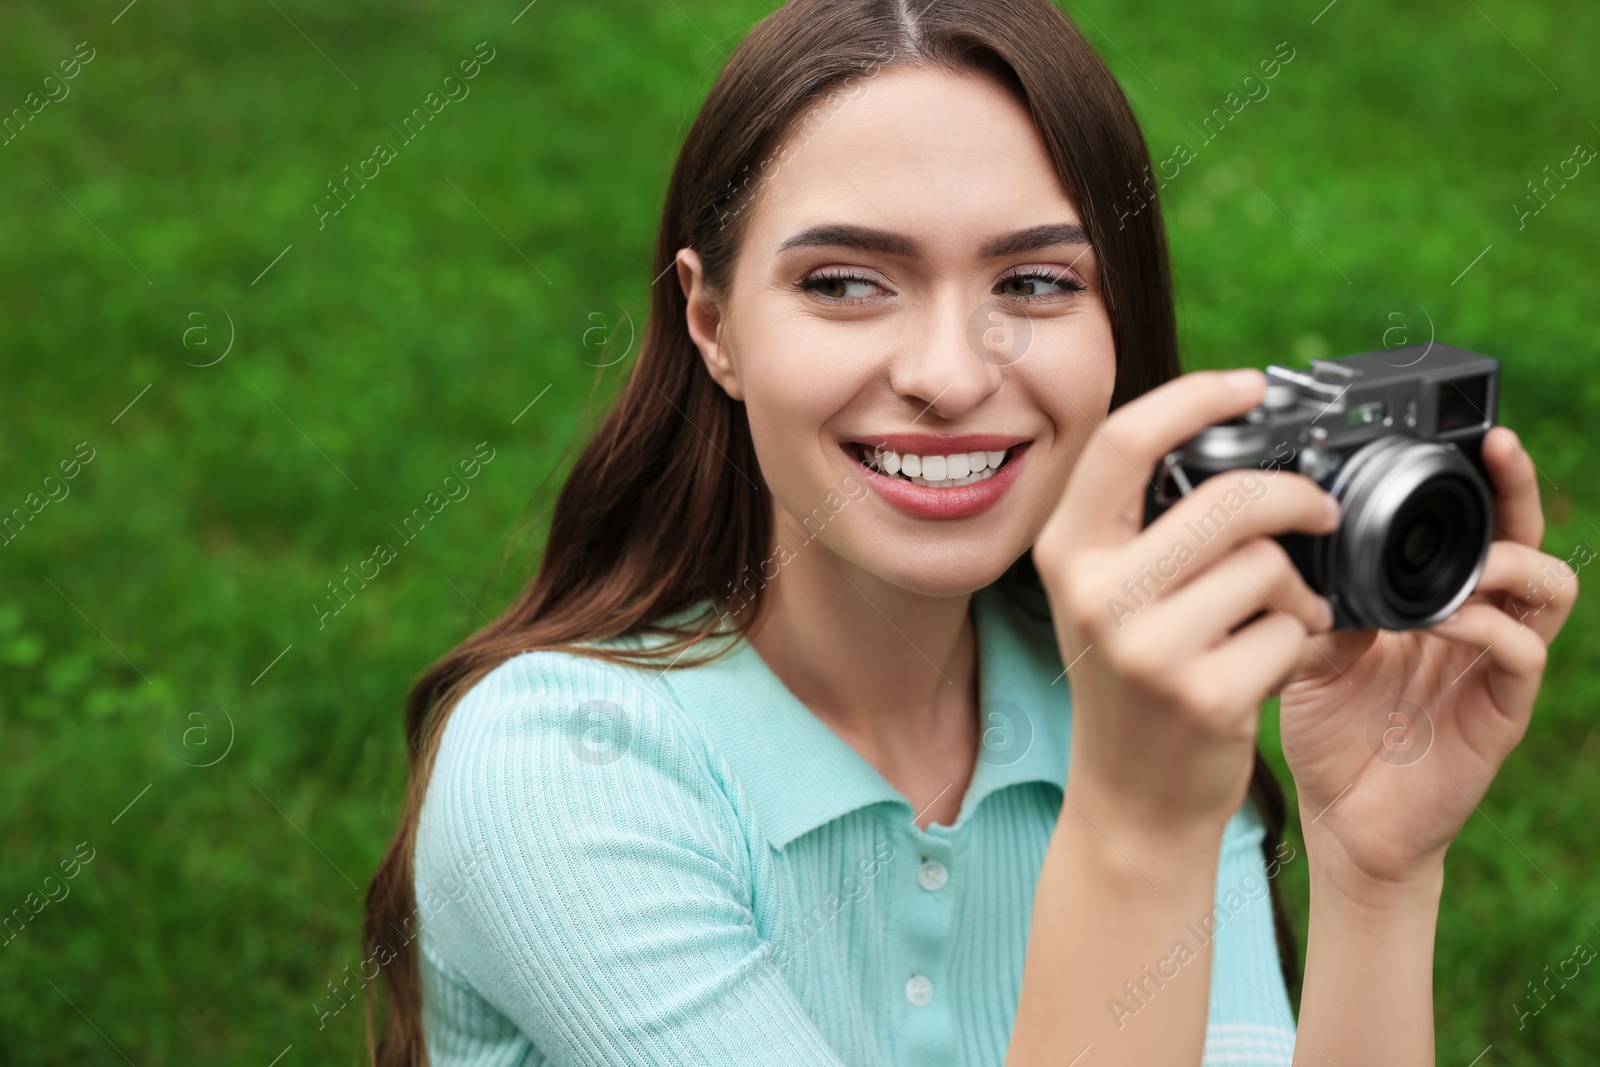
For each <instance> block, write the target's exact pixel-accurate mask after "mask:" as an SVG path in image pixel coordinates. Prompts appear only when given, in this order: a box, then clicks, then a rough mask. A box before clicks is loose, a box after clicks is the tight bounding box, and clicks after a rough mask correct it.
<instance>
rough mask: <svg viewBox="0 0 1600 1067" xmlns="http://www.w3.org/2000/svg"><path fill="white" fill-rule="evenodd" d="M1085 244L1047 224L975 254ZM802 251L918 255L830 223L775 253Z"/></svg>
mask: <svg viewBox="0 0 1600 1067" xmlns="http://www.w3.org/2000/svg"><path fill="white" fill-rule="evenodd" d="M1087 244H1089V236H1088V234H1086V233H1085V232H1084V230H1083V227H1082V226H1079V225H1078V224H1077V223H1072V222H1057V223H1047V224H1045V225H1042V226H1031V227H1029V228H1028V229H1026V230H1017V231H1016V232H1014V233H1007V234H1002V235H1000V236H999V237H995V238H991V239H990V240H989V241H988V242H986V243H985V244H984V246H983V247H982V248H980V249H979V250H978V255H979V256H980V257H981V258H983V259H993V258H995V257H998V256H1014V255H1017V254H1018V253H1020V252H1032V251H1033V250H1035V249H1038V248H1049V247H1051V246H1053V245H1087ZM803 247H825V248H853V249H855V250H856V251H859V252H882V253H884V254H886V255H892V256H917V255H921V250H920V249H918V248H917V246H916V243H915V242H914V241H912V240H911V239H910V238H909V237H906V236H905V235H903V234H898V233H894V232H892V231H890V230H875V229H872V228H871V227H867V226H851V225H846V224H843V223H830V224H827V225H823V226H813V227H811V228H810V229H807V230H801V231H800V232H799V233H797V234H795V235H794V236H793V237H790V238H788V239H787V240H785V241H784V242H783V243H782V244H781V245H779V246H778V251H779V252H784V251H787V250H788V249H791V248H803Z"/></svg>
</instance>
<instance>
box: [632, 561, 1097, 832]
mask: <svg viewBox="0 0 1600 1067" xmlns="http://www.w3.org/2000/svg"><path fill="white" fill-rule="evenodd" d="M971 610H972V613H973V625H974V627H975V629H976V633H977V642H978V690H979V701H980V707H979V712H980V720H979V722H980V730H981V734H980V748H979V755H978V762H977V765H976V767H975V768H974V771H973V777H972V781H971V783H970V785H969V786H968V787H967V794H966V797H965V798H964V799H963V800H962V805H961V813H960V815H959V816H958V817H957V819H956V823H955V825H954V826H953V827H948V828H938V829H936V830H935V831H934V832H940V833H943V832H954V831H956V830H959V829H961V828H962V827H963V826H964V825H965V824H966V823H967V822H968V821H969V819H970V818H971V817H972V815H973V813H974V812H975V811H976V810H977V808H978V805H979V804H981V803H982V802H983V800H984V799H985V798H986V797H988V796H989V795H991V794H993V793H995V792H997V791H999V790H1001V789H1006V788H1009V787H1011V786H1016V785H1022V784H1024V783H1028V782H1043V783H1046V784H1048V785H1050V786H1052V787H1054V788H1055V789H1056V790H1057V791H1062V790H1064V789H1065V786H1066V775H1067V744H1068V740H1069V735H1070V732H1071V714H1070V710H1069V702H1068V691H1067V685H1066V681H1065V679H1061V678H1059V675H1061V674H1062V673H1064V672H1062V670H1061V657H1060V655H1059V653H1058V652H1057V650H1056V644H1055V637H1054V634H1053V632H1052V630H1051V628H1050V625H1049V623H1048V622H1043V623H1041V622H1036V621H1034V620H1032V619H1029V618H1026V617H1024V616H1023V615H1021V614H1019V612H1018V609H1017V607H1016V606H1015V605H1014V604H1012V603H1011V601H1010V600H1009V599H1008V596H1007V594H1006V593H1004V592H1003V591H1001V590H1000V589H998V588H996V587H994V586H990V587H987V588H984V589H980V590H979V591H978V592H976V593H974V594H973V597H972V609H971ZM658 684H659V685H660V686H662V687H663V688H666V689H668V690H670V692H671V693H672V695H673V697H674V698H675V702H676V703H677V704H679V706H681V707H682V708H683V709H684V711H685V712H686V713H687V714H688V715H689V716H690V718H692V719H694V720H695V721H696V722H697V723H699V725H700V726H701V728H702V729H704V731H705V732H706V734H707V736H708V737H709V739H710V741H711V744H712V746H713V747H714V748H715V749H716V750H717V751H718V752H719V753H720V754H721V755H722V756H723V758H724V759H726V760H727V762H728V764H729V766H730V767H731V768H732V770H733V773H734V775H735V776H736V777H737V778H738V780H739V783H740V786H741V787H742V788H743V790H744V792H745V795H746V796H748V797H749V798H750V801H751V803H752V805H753V806H754V808H755V811H756V815H757V818H758V819H759V821H760V823H761V825H762V827H763V828H764V829H765V831H766V834H767V837H768V839H769V840H770V841H771V843H772V845H773V846H774V847H775V848H778V849H783V848H785V847H786V846H788V844H789V843H790V842H792V841H794V840H795V839H797V838H799V837H801V836H802V835H804V834H806V833H809V832H810V831H812V830H815V829H817V828H818V827H820V826H823V825H825V824H827V823H829V822H832V821H833V820H835V819H838V818H840V817H842V816H844V815H847V814H849V813H851V812H853V811H856V810H858V809H860V808H863V807H867V806H870V805H875V804H894V805H899V806H900V807H902V808H904V809H905V812H906V817H907V818H908V819H909V818H910V816H911V815H912V814H913V812H912V808H911V803H910V801H908V800H907V799H906V798H905V797H904V796H902V795H901V794H900V792H899V791H898V790H897V789H895V787H894V786H893V785H891V784H890V783H889V781H888V780H887V779H886V778H884V777H883V775H882V774H880V773H879V772H878V770H877V768H875V767H873V766H872V764H870V763H868V762H867V761H866V759H864V758H863V757H862V756H861V755H860V754H859V753H858V752H856V750H855V749H853V748H851V747H850V745H849V744H848V743H847V742H846V741H845V740H844V739H843V738H841V737H840V736H839V735H838V734H836V733H834V732H833V730H832V729H830V728H829V727H828V726H827V724H825V723H824V722H823V721H822V720H821V719H819V718H817V717H816V715H814V714H812V712H811V711H810V709H808V708H807V707H806V706H805V705H804V704H802V703H801V702H800V700H799V698H798V697H796V696H795V695H794V694H793V693H792V692H790V690H789V689H788V687H787V686H785V685H784V684H783V682H782V680H780V679H779V678H778V676H777V675H776V674H774V673H773V671H772V669H771V668H770V667H768V666H767V663H766V661H765V660H763V659H762V658H761V656H760V654H759V653H758V652H756V650H755V648H754V646H752V645H751V644H750V642H749V641H748V640H745V639H744V638H742V637H741V638H740V639H739V640H738V641H737V642H735V643H734V645H733V647H732V649H731V650H730V651H728V652H727V653H726V654H725V655H723V656H721V657H719V658H718V659H716V660H713V661H712V662H710V663H705V664H700V665H697V666H692V667H682V668H674V669H672V670H668V671H666V672H664V674H663V675H662V677H661V680H660V682H659V683H658ZM896 817H897V818H898V817H899V816H896Z"/></svg>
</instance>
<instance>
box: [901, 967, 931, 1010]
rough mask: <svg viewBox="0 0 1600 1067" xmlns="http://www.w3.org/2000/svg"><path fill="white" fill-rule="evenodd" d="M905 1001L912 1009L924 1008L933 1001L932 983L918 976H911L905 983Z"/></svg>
mask: <svg viewBox="0 0 1600 1067" xmlns="http://www.w3.org/2000/svg"><path fill="white" fill-rule="evenodd" d="M906 999H907V1000H909V1001H910V1002H911V1004H912V1006H913V1007H917V1008H921V1007H925V1006H926V1005H927V1003H928V1001H930V1000H932V999H933V983H932V982H930V981H928V979H926V978H924V977H923V976H922V975H920V974H914V975H912V976H911V980H910V981H909V982H907V983H906Z"/></svg>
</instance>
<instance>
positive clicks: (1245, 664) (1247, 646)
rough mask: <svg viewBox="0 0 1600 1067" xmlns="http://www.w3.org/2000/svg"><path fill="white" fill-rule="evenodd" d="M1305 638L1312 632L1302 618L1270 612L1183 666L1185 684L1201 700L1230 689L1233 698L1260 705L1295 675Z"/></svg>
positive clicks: (1221, 694)
mask: <svg viewBox="0 0 1600 1067" xmlns="http://www.w3.org/2000/svg"><path fill="white" fill-rule="evenodd" d="M1305 642H1306V632H1305V630H1303V629H1301V627H1300V623H1299V622H1298V621H1297V620H1295V619H1293V618H1291V617H1289V616H1287V615H1283V614H1280V613H1278V612H1270V613H1269V614H1266V615H1263V616H1261V618H1259V619H1257V620H1256V621H1255V622H1252V623H1249V624H1248V625H1246V626H1244V627H1243V628H1241V629H1240V630H1239V632H1238V633H1236V634H1234V635H1233V636H1232V637H1230V638H1228V639H1227V640H1226V641H1224V642H1223V643H1222V644H1220V645H1218V646H1217V647H1216V648H1215V649H1214V650H1212V651H1210V652H1206V653H1204V654H1202V655H1200V656H1198V657H1196V658H1195V659H1194V660H1191V661H1190V664H1189V666H1188V668H1187V669H1186V670H1184V671H1182V672H1181V673H1182V674H1183V675H1185V679H1184V685H1185V689H1186V690H1187V691H1188V692H1189V693H1190V694H1191V699H1193V700H1198V701H1199V702H1200V704H1201V706H1205V705H1206V704H1207V703H1208V702H1209V699H1210V697H1209V695H1210V694H1212V693H1217V694H1219V695H1218V696H1217V698H1216V699H1217V700H1219V701H1220V700H1222V699H1224V697H1223V694H1226V695H1227V697H1228V698H1229V699H1231V700H1233V701H1239V700H1248V702H1249V703H1251V704H1257V705H1259V704H1260V703H1261V702H1262V701H1263V700H1265V699H1267V697H1269V696H1271V695H1272V694H1273V693H1276V692H1278V691H1279V690H1280V689H1282V688H1283V687H1284V685H1285V684H1286V683H1287V682H1288V681H1289V679H1290V677H1292V676H1293V675H1294V672H1295V669H1296V667H1297V666H1298V664H1299V661H1300V655H1301V652H1302V651H1303V650H1304V648H1305Z"/></svg>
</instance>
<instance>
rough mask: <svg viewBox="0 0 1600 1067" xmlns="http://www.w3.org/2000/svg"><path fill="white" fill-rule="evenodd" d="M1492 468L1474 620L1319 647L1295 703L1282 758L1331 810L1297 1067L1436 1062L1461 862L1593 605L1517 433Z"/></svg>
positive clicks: (1491, 445) (1319, 826) (1498, 438)
mask: <svg viewBox="0 0 1600 1067" xmlns="http://www.w3.org/2000/svg"><path fill="white" fill-rule="evenodd" d="M1483 458H1484V462H1485V465H1486V466H1487V467H1488V469H1489V473H1490V476H1491V478H1492V480H1493V482H1494V486H1495V491H1496V496H1497V503H1498V507H1497V508H1496V524H1497V525H1496V533H1495V537H1496V540H1495V542H1494V544H1493V545H1492V546H1491V547H1490V550H1489V558H1488V560H1487V562H1486V563H1485V565H1484V570H1483V574H1482V576H1481V577H1480V578H1479V580H1478V585H1477V588H1476V589H1475V591H1474V592H1473V594H1472V596H1471V597H1469V598H1468V599H1467V602H1466V603H1465V604H1464V605H1463V606H1462V608H1461V610H1460V611H1458V612H1457V613H1456V614H1455V615H1454V616H1452V617H1451V618H1449V619H1447V620H1445V621H1444V622H1441V623H1439V624H1437V625H1435V626H1433V627H1432V628H1430V629H1428V630H1413V631H1408V632H1405V633H1391V632H1380V631H1375V630H1361V631H1336V632H1333V633H1328V634H1323V635H1319V636H1318V637H1316V638H1314V639H1313V640H1314V644H1315V647H1314V648H1308V649H1307V652H1306V656H1305V658H1304V659H1303V661H1302V664H1301V669H1300V671H1299V672H1298V674H1297V676H1296V677H1295V679H1294V681H1293V682H1292V683H1291V684H1290V685H1288V686H1287V687H1286V688H1285V689H1284V691H1283V702H1282V736H1283V751H1284V755H1285V757H1286V758H1287V759H1288V761H1289V768H1290V770H1291V771H1293V772H1294V777H1295V786H1296V790H1297V792H1298V793H1299V796H1300V805H1301V811H1303V812H1316V813H1317V814H1316V815H1315V816H1314V817H1313V818H1312V820H1311V823H1310V824H1308V825H1307V827H1306V851H1307V855H1308V858H1309V861H1310V864H1311V923H1310V931H1309V935H1310V936H1309V940H1308V944H1307V949H1306V981H1305V990H1304V993H1303V996H1302V998H1301V1015H1300V1026H1301V1036H1302V1037H1304V1038H1305V1040H1304V1042H1302V1043H1301V1044H1300V1045H1299V1046H1297V1048H1296V1054H1295V1064H1296V1065H1297V1067H1321V1065H1322V1064H1324V1063H1325V1062H1333V1063H1339V1064H1347V1063H1385V1064H1393V1065H1395V1067H1422V1065H1424V1064H1427V1065H1431V1064H1432V1063H1433V1062H1434V1032H1433V939H1434V927H1435V923H1436V920H1437V918H1438V911H1439V897H1440V892H1441V890H1442V887H1443V884H1444V873H1443V872H1444V855H1445V850H1446V849H1447V848H1448V847H1449V845H1450V842H1451V841H1452V840H1454V838H1455V836H1456V834H1457V833H1459V832H1460V830H1461V827H1462V825H1463V824H1464V823H1465V822H1466V820H1467V818H1468V817H1469V816H1471V815H1472V813H1473V811H1474V809H1475V808H1476V806H1477V804H1478V802H1479V801H1480V800H1481V799H1482V798H1483V796H1484V794H1485V793H1486V792H1487V791H1488V789H1489V786H1490V784H1491V782H1492V781H1493V780H1494V776H1495V773H1496V772H1497V771H1498V770H1499V768H1500V765H1501V763H1502V762H1503V761H1504V760H1505V759H1506V757H1507V756H1508V755H1510V753H1511V750H1512V749H1513V748H1514V747H1515V746H1516V744H1517V743H1518V742H1519V741H1520V740H1521V739H1522V736H1523V734H1524V733H1525V732H1526V730H1527V728H1528V723H1529V720H1530V719H1531V717H1532V714H1533V704H1534V698H1535V697H1536V696H1537V695H1538V691H1539V683H1540V681H1541V679H1542V677H1543V673H1544V666H1545V662H1546V658H1547V655H1548V646H1549V645H1550V643H1551V642H1552V641H1554V640H1555V638H1556V636H1557V635H1558V634H1559V633H1560V631H1561V628H1562V625H1563V624H1564V623H1565V622H1566V619H1567V616H1568V615H1569V613H1570V612H1571V610H1572V607H1573V603H1574V602H1575V601H1576V599H1577V595H1578V581H1577V573H1576V570H1575V568H1574V566H1572V565H1569V564H1568V563H1565V562H1563V561H1562V560H1559V559H1556V558H1554V557H1551V556H1548V555H1545V554H1544V553H1543V552H1540V551H1539V550H1538V546H1539V544H1540V542H1541V540H1542V539H1543V536H1544V516H1543V514H1542V512H1541V511H1540V507H1539V492H1538V482H1537V474H1536V472H1535V470H1534V466H1533V461H1532V460H1531V459H1530V458H1529V457H1528V455H1527V453H1526V452H1524V451H1523V450H1522V448H1521V445H1520V443H1519V442H1518V441H1517V438H1516V435H1514V434H1512V433H1511V432H1510V431H1508V430H1506V429H1504V428H1503V427H1502V428H1499V429H1496V430H1493V431H1491V432H1490V433H1489V434H1488V435H1487V437H1486V438H1485V440H1484V444H1483ZM1591 558H1592V557H1591ZM1579 562H1582V561H1581V560H1580V561H1579Z"/></svg>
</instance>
